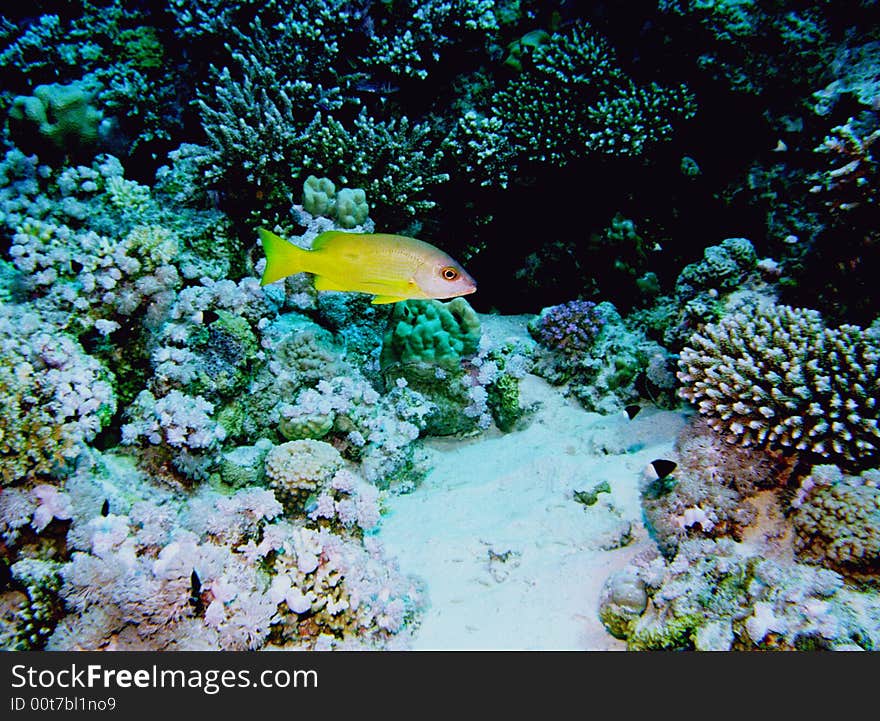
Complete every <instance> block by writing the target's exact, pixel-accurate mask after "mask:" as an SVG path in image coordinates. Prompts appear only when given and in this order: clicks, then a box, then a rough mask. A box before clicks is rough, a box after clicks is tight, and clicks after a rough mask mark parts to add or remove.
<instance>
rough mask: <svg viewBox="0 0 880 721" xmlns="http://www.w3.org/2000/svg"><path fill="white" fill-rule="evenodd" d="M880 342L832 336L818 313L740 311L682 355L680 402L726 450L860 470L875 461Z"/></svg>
mask: <svg viewBox="0 0 880 721" xmlns="http://www.w3.org/2000/svg"><path fill="white" fill-rule="evenodd" d="M878 357H880V339H878V337H877V336H876V335H875V334H872V333H868V332H865V331H863V330H862V329H861V328H859V327H857V326H853V325H842V326H840V327H839V328H827V327H826V326H825V324H824V323H823V322H822V318H821V316H820V315H819V313H817V312H816V311H812V310H805V309H799V308H791V307H789V306H772V307H752V308H746V309H743V310H739V311H736V312H734V313H732V314H730V315H728V316H726V317H724V318H722V319H721V320H720V321H719V322H718V323H716V324H710V325H707V326H706V327H705V329H704V330H703V331H702V332H701V333H697V334H694V335H693V336H692V337H691V339H690V342H689V344H688V346H687V347H685V348H684V349H683V350H682V352H681V358H680V360H679V367H680V371H679V373H678V378H679V380H680V381H681V382H682V384H683V387H682V388H681V389H680V391H679V393H680V395H681V396H682V397H683V398H685V399H687V400H689V401H691V402H693V403H695V404H696V405H697V407H698V408H699V410H700V413H702V414H703V415H705V416H707V418H708V421H709V424H710V425H711V426H712V427H713V428H714V429H715V430H716V431H720V432H724V433H725V434H726V440H728V441H729V442H731V443H739V444H741V445H744V446H751V445H757V446H774V447H782V448H792V449H796V450H799V451H806V452H808V453H813V454H816V455H817V456H820V457H822V458H828V459H833V460H834V461H835V462H845V463H850V464H854V465H864V464H866V463H868V462H869V461H870V459H872V458H876V456H877V455H878V449H880V429H878V427H877V421H878V408H877V397H878V395H880V380H878V374H877V365H878V363H877V361H878Z"/></svg>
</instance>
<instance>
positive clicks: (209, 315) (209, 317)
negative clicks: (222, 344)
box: [202, 310, 220, 325]
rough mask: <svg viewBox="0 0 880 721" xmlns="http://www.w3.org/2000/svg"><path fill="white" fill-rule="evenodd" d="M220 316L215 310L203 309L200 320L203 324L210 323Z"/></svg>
mask: <svg viewBox="0 0 880 721" xmlns="http://www.w3.org/2000/svg"><path fill="white" fill-rule="evenodd" d="M219 317H220V316H219V315H218V313H217V311H216V310H205V311H202V322H203V323H204V324H205V325H211V323H213V322H214V321H215V320H217V319H218V318H219Z"/></svg>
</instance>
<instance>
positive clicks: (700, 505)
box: [642, 416, 794, 556]
mask: <svg viewBox="0 0 880 721" xmlns="http://www.w3.org/2000/svg"><path fill="white" fill-rule="evenodd" d="M675 458H676V461H677V462H678V467H677V468H676V469H675V471H674V472H673V474H672V476H671V477H669V478H666V479H663V480H662V481H657V480H655V481H650V480H649V479H645V482H644V483H643V486H644V487H643V490H642V508H643V509H644V513H645V519H646V521H647V524H648V526H649V528H650V530H651V535H652V536H653V538H654V540H655V541H656V542H657V545H658V546H659V548H660V550H661V551H662V552H663V553H664V554H665V555H667V556H674V555H675V551H676V549H677V548H678V546H679V544H680V543H681V541H683V540H684V539H687V538H724V537H729V538H733V539H734V540H737V541H741V540H742V539H743V536H744V533H745V532H746V530H747V529H748V528H749V527H750V526H752V525H753V524H754V522H755V521H756V519H757V516H758V513H757V509H756V507H755V504H754V503H753V500H752V499H754V497H755V496H756V495H757V494H758V493H760V492H761V491H764V490H768V489H778V488H780V487H782V486H784V485H785V484H786V483H787V481H788V479H789V477H790V475H791V473H792V471H793V466H794V464H793V462H792V459H790V458H786V457H785V456H783V455H782V454H781V453H779V452H774V451H771V450H769V449H752V448H744V447H742V446H738V445H732V444H730V443H726V442H725V441H724V439H723V438H722V436H721V435H720V434H718V433H716V432H715V431H713V430H712V428H711V427H710V426H709V424H708V422H707V421H706V419H705V418H702V417H699V416H698V417H696V418H693V419H691V421H690V422H689V423H688V425H687V426H685V428H684V429H683V430H682V431H681V433H680V434H679V436H678V439H677V441H676V447H675Z"/></svg>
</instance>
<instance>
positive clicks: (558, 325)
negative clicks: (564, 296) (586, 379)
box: [529, 300, 605, 356]
mask: <svg viewBox="0 0 880 721" xmlns="http://www.w3.org/2000/svg"><path fill="white" fill-rule="evenodd" d="M604 325H605V318H604V317H603V316H602V314H601V313H600V312H599V311H598V306H597V305H596V304H595V303H593V302H592V301H589V300H572V301H569V302H568V303H562V304H561V305H554V306H551V307H550V308H545V309H544V310H543V311H541V315H540V316H538V318H537V319H536V320H535V321H534V322H533V323H531V324H530V325H529V330H530V331H531V333H532V335H533V336H534V337H535V339H536V340H537V341H538V342H539V343H541V344H542V345H544V346H546V347H547V348H550V349H551V350H555V351H559V352H560V353H563V354H564V355H567V356H575V355H579V354H581V353H586V352H587V351H589V350H590V348H592V346H593V343H595V341H596V337H597V336H598V335H599V333H600V332H601V331H602V327H603V326H604Z"/></svg>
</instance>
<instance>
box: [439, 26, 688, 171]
mask: <svg viewBox="0 0 880 721" xmlns="http://www.w3.org/2000/svg"><path fill="white" fill-rule="evenodd" d="M531 57H532V63H531V64H530V65H529V66H528V67H527V68H524V69H523V71H522V72H521V73H520V74H519V75H517V76H516V77H515V78H513V79H512V80H511V81H510V82H509V83H508V84H507V85H506V87H504V88H502V89H500V90H499V91H497V92H496V93H495V94H494V96H493V97H492V100H491V103H490V109H488V110H482V111H481V110H477V109H473V110H470V111H468V112H467V113H465V115H464V116H463V117H462V118H461V120H460V121H459V125H458V134H457V137H456V142H455V146H457V148H458V152H460V153H461V156H462V160H463V161H464V163H465V168H466V169H467V170H468V172H470V173H473V174H475V175H477V176H478V177H479V178H482V181H481V184H482V185H495V184H498V185H500V186H501V187H506V185H507V184H508V182H509V180H510V178H511V176H512V175H513V174H514V173H515V172H516V170H517V166H518V165H520V164H521V163H522V162H524V161H531V162H541V163H554V164H557V165H564V164H566V163H568V162H570V161H572V160H574V159H576V158H581V157H585V156H587V155H590V154H600V155H613V156H639V155H641V154H642V153H643V152H644V151H645V149H646V148H647V147H649V146H650V145H653V144H655V143H658V142H661V141H664V140H666V139H668V138H669V137H670V135H671V134H672V124H673V122H674V121H675V120H678V119H683V118H688V117H690V116H691V115H693V113H694V112H695V106H694V102H693V98H692V97H691V95H690V94H689V93H688V91H687V89H686V88H685V87H684V86H680V87H676V88H662V87H660V86H659V85H657V84H655V83H651V84H650V85H646V86H638V85H636V83H635V82H634V81H633V80H632V79H630V78H629V77H628V76H627V75H626V74H625V73H624V72H623V70H622V69H621V68H620V67H619V66H618V65H617V63H616V60H615V58H614V53H613V51H612V49H611V48H610V46H609V45H608V44H607V43H606V42H605V41H604V40H603V39H602V38H601V37H599V36H598V35H596V34H595V33H594V32H593V31H592V30H591V29H590V28H589V27H588V26H587V25H584V24H580V25H575V26H574V27H573V28H571V29H570V30H568V31H566V32H562V33H556V34H554V35H553V36H551V37H550V39H549V40H547V41H546V42H545V43H543V44H539V45H537V46H536V47H535V48H534V49H533V51H532V54H531Z"/></svg>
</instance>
